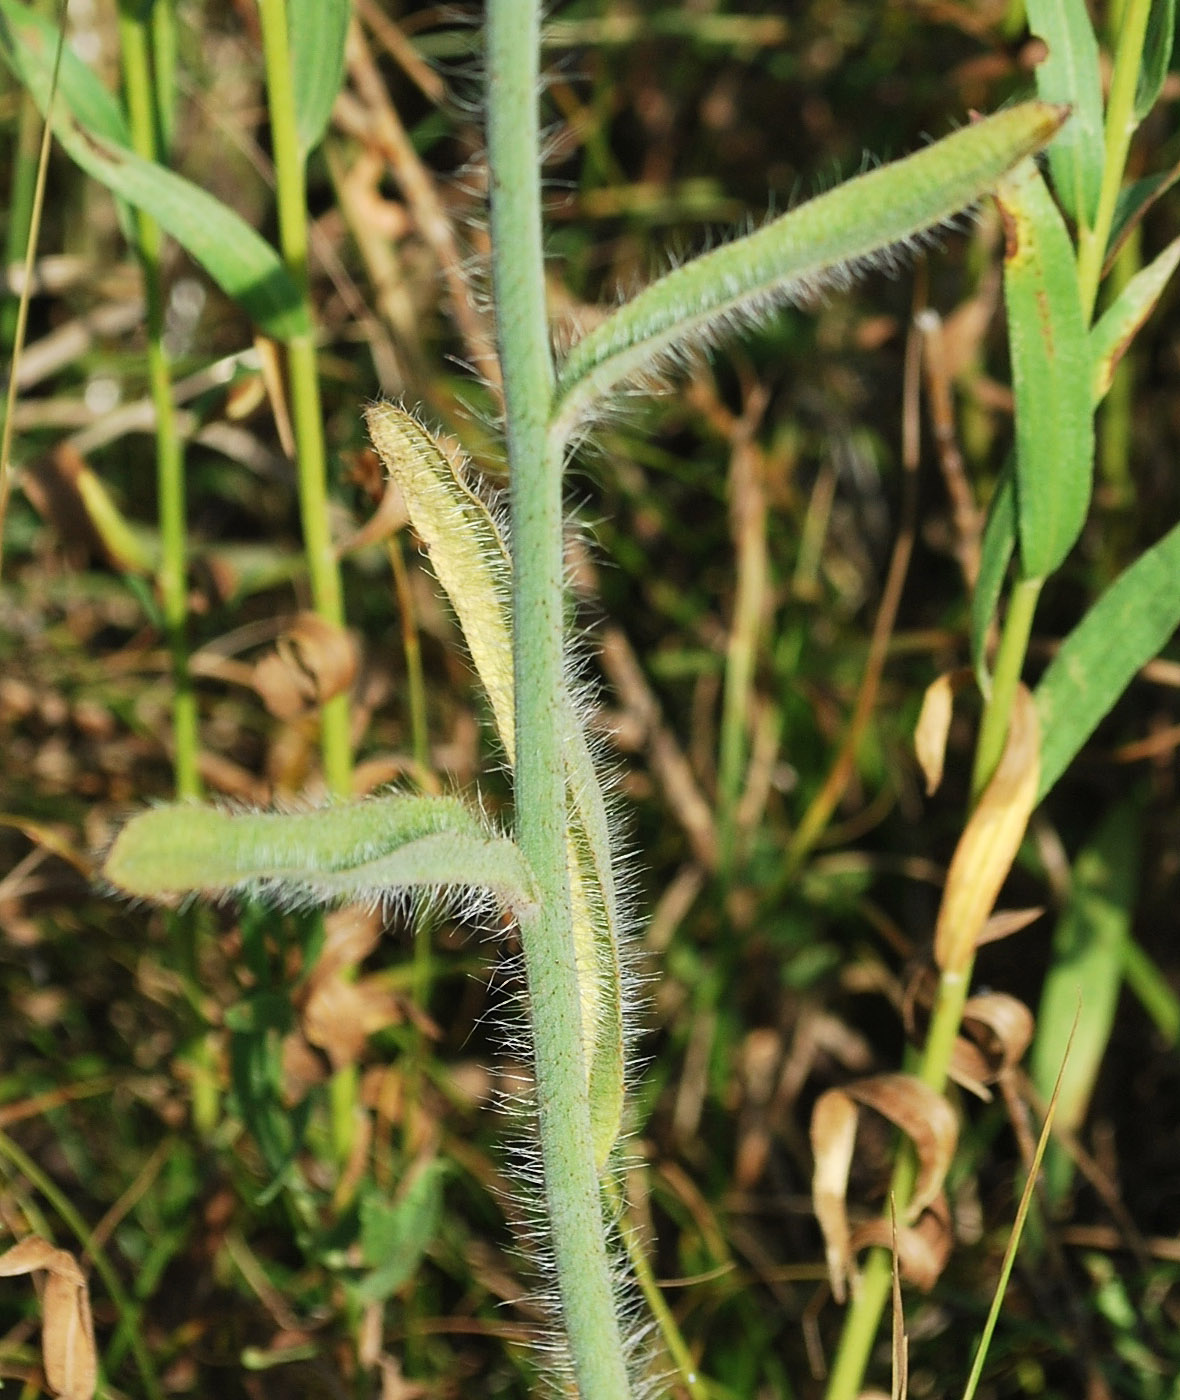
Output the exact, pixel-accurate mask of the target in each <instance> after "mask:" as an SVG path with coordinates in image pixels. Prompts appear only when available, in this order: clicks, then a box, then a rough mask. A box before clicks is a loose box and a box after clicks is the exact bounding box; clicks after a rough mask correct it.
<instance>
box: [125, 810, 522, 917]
mask: <svg viewBox="0 0 1180 1400" xmlns="http://www.w3.org/2000/svg"><path fill="white" fill-rule="evenodd" d="M102 874H103V876H104V877H105V878H106V879H107V880H109V881H110V883H111V884H112V885H114V886H115V887H116V888H117V889H119V890H122V891H123V892H124V893H126V894H130V895H135V896H138V897H140V898H143V899H157V900H168V899H175V898H178V897H183V896H185V895H189V894H204V895H207V896H219V895H227V894H245V895H250V896H252V897H255V898H267V897H270V898H274V899H277V900H279V901H280V902H281V903H283V904H286V905H291V906H303V905H312V904H316V905H318V904H328V903H335V902H340V901H349V902H357V903H363V902H373V903H380V902H382V901H383V900H386V899H389V898H392V897H395V896H397V895H398V894H402V893H409V892H413V891H419V892H425V893H431V892H434V891H436V890H461V889H479V890H488V891H490V892H491V893H492V894H494V895H495V896H496V897H497V898H498V899H499V900H500V901H501V902H502V903H503V904H504V905H505V906H506V907H507V908H509V909H511V910H513V911H514V912H517V913H527V912H528V911H529V910H530V909H531V908H533V906H534V904H535V895H534V893H533V881H532V878H531V875H530V873H529V871H528V869H527V867H526V865H525V861H524V857H523V856H522V855H521V853H520V850H519V848H518V847H517V846H516V844H515V843H514V842H513V841H510V840H509V839H508V838H507V837H504V836H496V835H494V834H493V833H491V832H490V831H489V830H488V829H487V827H486V825H485V824H484V822H483V820H482V818H480V817H479V816H478V815H477V814H476V813H474V812H472V811H471V810H470V809H469V808H468V807H466V806H465V805H464V804H463V803H462V802H460V801H459V800H458V799H457V798H454V797H418V796H411V795H409V794H404V793H395V794H391V795H387V796H384V797H375V798H371V799H370V800H368V801H365V802H352V803H342V804H340V805H339V806H333V807H322V808H319V809H317V810H313V811H308V812H232V811H221V810H219V809H217V808H214V807H199V806H195V805H194V806H175V807H157V808H153V809H152V810H150V811H147V812H141V813H140V814H139V815H138V816H136V817H132V819H131V820H130V821H129V822H128V823H127V825H126V826H125V827H124V828H123V829H122V831H121V832H120V833H119V835H118V836H117V837H116V839H115V843H114V845H113V846H112V847H111V851H110V854H109V855H108V856H107V858H106V861H105V862H104V864H103V868H102Z"/></svg>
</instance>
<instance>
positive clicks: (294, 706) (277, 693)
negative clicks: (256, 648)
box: [254, 612, 357, 720]
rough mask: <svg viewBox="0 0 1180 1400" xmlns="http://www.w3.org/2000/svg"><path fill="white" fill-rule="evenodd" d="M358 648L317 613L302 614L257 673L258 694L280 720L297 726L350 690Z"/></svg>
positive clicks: (263, 659)
mask: <svg viewBox="0 0 1180 1400" xmlns="http://www.w3.org/2000/svg"><path fill="white" fill-rule="evenodd" d="M356 671H357V648H356V642H355V641H354V639H353V638H352V637H351V636H350V635H349V633H347V632H345V631H344V630H343V629H341V628H339V627H333V626H332V624H331V623H329V622H325V621H324V619H323V618H322V617H319V616H317V614H315V613H310V612H305V613H300V614H299V615H298V617H296V618H295V620H294V622H293V623H292V624H291V626H290V627H289V628H288V629H287V630H286V632H285V633H284V634H283V636H282V637H280V638H279V641H278V643H277V644H276V647H275V650H274V651H273V652H270V653H268V654H267V655H266V656H264V657H263V658H262V660H261V661H259V662H258V664H257V665H256V666H255V668H254V688H255V690H257V692H258V694H259V695H260V696H261V697H262V701H263V704H265V706H266V708H267V709H268V710H269V711H270V713H271V714H272V715H274V717H275V718H276V719H281V720H294V719H298V718H299V717H300V716H301V715H304V714H306V713H307V712H308V711H309V710H312V709H315V708H316V707H317V706H319V705H322V704H323V703H324V701H325V700H330V699H332V697H333V696H334V695H340V694H342V693H343V692H344V691H346V690H347V689H348V687H349V686H350V685H351V684H352V682H353V679H354V678H355V676H356Z"/></svg>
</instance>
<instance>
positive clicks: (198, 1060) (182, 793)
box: [119, 0, 219, 1137]
mask: <svg viewBox="0 0 1180 1400" xmlns="http://www.w3.org/2000/svg"><path fill="white" fill-rule="evenodd" d="M163 8H165V7H164V4H163V0H156V4H155V5H154V6H153V7H152V15H151V16H149V15H146V14H144V12H143V10H142V7H138V6H126V7H124V8H121V9H120V12H119V40H120V47H121V49H122V57H123V92H124V99H125V101H126V105H127V116H128V124H129V126H130V130H131V142H132V146H133V147H134V149H135V150H136V151H137V152H138V153H139V154H140V155H142V156H145V157H147V158H148V159H149V160H158V159H160V157H161V155H162V154H163V150H162V139H161V132H162V130H163V125H164V124H163V122H162V120H161V108H160V93H159V91H158V88H157V84H156V73H155V65H154V64H153V61H152V58H151V48H152V35H151V33H150V32H149V30H148V25H149V24H151V23H152V22H153V17H154V16H155V14H156V12H157V11H161V10H162V9H163ZM156 22H157V23H158V21H156ZM135 225H136V243H137V251H138V254H139V260H140V264H141V266H142V268H143V282H144V300H145V303H146V308H147V316H146V320H147V361H148V384H149V389H150V393H151V398H152V405H153V408H154V410H155V418H156V515H157V522H158V525H159V531H160V565H159V571H158V573H157V587H158V589H159V594H160V611H161V613H162V614H163V618H164V632H165V637H166V639H167V644H168V654H169V660H170V663H171V670H172V744H173V758H172V765H173V782H174V784H175V788H176V796H177V797H178V798H181V799H191V798H196V797H199V796H200V795H201V776H200V768H199V763H198V755H199V750H200V738H199V732H198V722H199V715H198V710H197V694H196V689H195V687H194V685H193V678H192V673H191V671H190V669H189V643H188V623H189V617H188V582H187V580H188V526H187V507H186V492H185V475H184V448H183V444H182V442H181V438H180V432H179V429H178V427H177V423H176V409H175V405H174V402H173V396H172V372H171V366H170V365H169V363H168V355H167V352H166V350H165V348H164V307H165V290H164V282H163V276H162V268H161V253H162V248H163V235H162V234H161V231H160V226H159V224H158V223H157V222H156V221H155V219H153V218H152V217H151V215H149V214H147V213H145V212H144V211H143V210H142V209H139V210H136V212H135ZM204 926H205V920H204V919H203V917H202V915H201V912H200V911H199V910H196V909H186V910H183V911H181V912H179V913H177V914H176V915H174V916H173V918H172V920H171V933H172V937H173V940H174V943H175V945H176V947H177V949H178V952H179V958H180V965H181V975H182V976H183V977H184V978H185V979H186V982H187V983H188V988H187V991H188V1002H189V1004H190V1006H192V1007H194V1008H199V1007H200V979H199V973H200V968H199V961H200V956H199V948H200V940H201V932H202V929H203V928H204ZM188 1055H189V1059H190V1062H191V1067H192V1074H193V1091H192V1112H193V1123H194V1126H195V1127H196V1129H197V1131H198V1133H199V1134H200V1135H201V1136H202V1137H208V1135H209V1134H210V1133H211V1132H212V1131H213V1128H214V1127H215V1126H216V1123H217V1117H218V1097H219V1096H218V1090H217V1073H216V1068H215V1059H216V1052H215V1049H214V1046H213V1044H212V1042H211V1040H210V1039H209V1033H208V1028H207V1027H206V1026H205V1025H204V1024H201V1023H198V1024H197V1026H196V1030H195V1034H194V1036H193V1038H192V1041H191V1043H190V1045H189V1047H188Z"/></svg>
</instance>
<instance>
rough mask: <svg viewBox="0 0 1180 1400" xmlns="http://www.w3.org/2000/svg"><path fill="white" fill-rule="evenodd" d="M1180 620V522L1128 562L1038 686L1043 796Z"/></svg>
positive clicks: (1057, 656) (1060, 650) (1081, 623)
mask: <svg viewBox="0 0 1180 1400" xmlns="http://www.w3.org/2000/svg"><path fill="white" fill-rule="evenodd" d="M1177 626H1180V525H1175V526H1173V527H1172V529H1171V530H1169V531H1168V533H1167V534H1166V535H1165V536H1164V537H1163V539H1161V540H1160V541H1158V543H1156V544H1154V545H1153V546H1152V547H1151V548H1150V549H1149V550H1147V551H1146V552H1145V553H1143V554H1141V555H1140V556H1139V558H1138V559H1136V560H1135V562H1134V563H1133V564H1132V565H1130V567H1129V568H1127V569H1125V570H1124V571H1123V572H1122V573H1121V574H1120V575H1119V577H1118V578H1117V579H1115V581H1114V583H1112V584H1111V586H1110V587H1109V588H1108V589H1107V590H1106V592H1105V593H1104V594H1103V595H1102V597H1101V598H1099V599H1098V601H1097V602H1096V603H1095V604H1094V606H1093V607H1092V608H1091V609H1090V610H1089V612H1087V613H1086V615H1085V617H1083V618H1082V620H1081V622H1079V623H1078V625H1077V626H1076V627H1075V628H1074V630H1073V631H1072V632H1071V633H1070V634H1069V636H1068V637H1066V639H1065V641H1064V642H1062V644H1061V647H1060V649H1059V650H1058V652H1057V655H1056V656H1055V657H1054V658H1053V660H1052V661H1051V662H1050V664H1049V666H1048V668H1047V669H1046V671H1045V674H1044V675H1043V676H1042V677H1041V680H1040V683H1039V684H1038V686H1037V688H1036V696H1035V698H1036V702H1037V713H1038V714H1039V716H1040V720H1041V779H1040V784H1039V786H1038V789H1037V801H1038V802H1039V801H1040V800H1041V799H1042V798H1043V797H1044V796H1045V794H1046V793H1048V792H1049V791H1050V790H1051V789H1052V787H1053V784H1054V783H1055V782H1056V781H1057V779H1058V778H1060V777H1061V775H1062V773H1064V772H1065V770H1066V768H1067V767H1068V766H1069V764H1070V762H1071V761H1072V759H1073V757H1074V755H1075V754H1076V753H1077V752H1078V750H1079V749H1080V748H1081V747H1082V745H1083V744H1084V743H1085V742H1086V740H1087V739H1088V738H1089V737H1090V735H1091V734H1092V733H1093V732H1094V730H1095V729H1096V728H1097V726H1098V723H1099V721H1100V720H1101V719H1102V718H1103V716H1104V715H1106V713H1107V712H1108V711H1109V710H1110V708H1111V707H1112V706H1113V704H1114V703H1115V701H1116V700H1117V699H1118V698H1119V696H1120V695H1121V694H1122V693H1123V691H1124V690H1125V689H1126V688H1127V686H1128V685H1129V684H1130V682H1131V679H1132V677H1133V676H1134V675H1135V673H1136V671H1138V670H1139V668H1140V667H1141V666H1145V665H1146V664H1147V662H1149V661H1150V660H1151V659H1152V657H1153V656H1155V655H1156V654H1157V653H1158V652H1159V651H1160V649H1161V648H1162V647H1163V646H1164V645H1165V643H1166V642H1167V641H1168V639H1169V638H1170V637H1171V636H1172V634H1173V632H1175V630H1176V628H1177Z"/></svg>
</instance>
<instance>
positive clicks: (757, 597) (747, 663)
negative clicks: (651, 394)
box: [717, 423, 769, 885]
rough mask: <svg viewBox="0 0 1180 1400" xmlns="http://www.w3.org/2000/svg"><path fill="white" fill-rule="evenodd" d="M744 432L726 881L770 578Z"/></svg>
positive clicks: (723, 780)
mask: <svg viewBox="0 0 1180 1400" xmlns="http://www.w3.org/2000/svg"><path fill="white" fill-rule="evenodd" d="M741 432H742V437H741V438H740V439H739V440H738V441H737V442H736V443H735V444H734V449H733V465H732V469H731V473H730V488H729V489H730V494H731V506H730V508H731V511H732V512H733V515H734V526H733V533H734V546H735V550H736V554H737V586H736V589H735V595H734V604H733V622H732V624H731V626H730V633H729V645H728V647H727V648H726V654H725V690H724V695H723V697H722V704H721V741H720V744H719V752H718V762H717V797H718V804H717V805H718V814H717V818H718V819H717V846H718V866H719V872H718V873H719V875H720V877H721V880H722V882H723V884H726V885H728V883H729V882H730V881H731V880H732V878H733V874H734V866H735V861H736V859H737V855H738V852H737V836H738V832H737V809H738V804H739V801H740V799H741V792H742V781H743V779H744V777H745V770H746V749H747V730H748V726H749V715H750V699H751V696H752V694H753V690H754V670H755V666H756V663H757V657H758V643H759V637H760V633H761V631H762V617H763V612H764V608H765V604H766V591H767V587H768V582H769V580H768V569H769V565H768V562H767V545H766V500H765V495H764V490H763V484H762V481H761V479H760V478H761V474H762V463H761V460H760V457H759V454H758V450H757V447H756V446H755V445H754V444H753V443H752V442H750V441H749V427H748V425H747V424H745V423H743V424H741Z"/></svg>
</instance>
